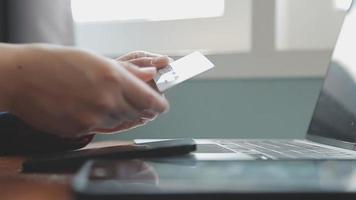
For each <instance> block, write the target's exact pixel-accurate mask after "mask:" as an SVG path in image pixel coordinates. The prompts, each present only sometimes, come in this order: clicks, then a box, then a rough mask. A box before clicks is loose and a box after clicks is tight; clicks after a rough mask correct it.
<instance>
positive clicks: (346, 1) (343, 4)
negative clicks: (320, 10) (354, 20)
mask: <svg viewBox="0 0 356 200" xmlns="http://www.w3.org/2000/svg"><path fill="white" fill-rule="evenodd" d="M334 5H335V7H336V8H337V9H339V10H342V11H346V10H348V9H349V8H350V7H351V5H352V0H334Z"/></svg>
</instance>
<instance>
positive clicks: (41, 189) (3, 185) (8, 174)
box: [0, 141, 130, 200]
mask: <svg viewBox="0 0 356 200" xmlns="http://www.w3.org/2000/svg"><path fill="white" fill-rule="evenodd" d="M128 143H130V142H122V141H115V142H105V143H93V144H90V145H89V146H88V147H86V148H95V147H105V146H116V145H125V144H128ZM25 160H26V158H25V157H0V194H1V199H8V200H22V199H24V200H38V199H48V200H52V199H53V200H56V199H60V200H70V199H72V195H71V192H70V181H71V178H72V176H73V175H71V174H69V175H58V174H22V173H21V169H22V163H23V162H24V161H25Z"/></svg>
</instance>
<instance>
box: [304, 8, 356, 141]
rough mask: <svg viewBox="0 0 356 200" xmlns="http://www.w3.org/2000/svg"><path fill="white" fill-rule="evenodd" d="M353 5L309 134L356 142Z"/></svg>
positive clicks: (355, 23)
mask: <svg viewBox="0 0 356 200" xmlns="http://www.w3.org/2000/svg"><path fill="white" fill-rule="evenodd" d="M355 7H356V5H354V6H353V8H352V9H351V10H350V12H349V13H348V14H347V16H346V18H345V22H344V24H343V27H342V30H341V33H340V36H339V39H338V42H337V45H336V47H335V50H334V53H333V57H332V61H331V64H330V66H329V71H328V74H327V76H326V79H325V83H324V85H323V89H322V91H321V94H320V97H319V100H318V102H317V105H316V108H315V111H314V115H313V117H312V121H311V124H310V127H309V130H308V136H320V137H323V138H328V139H336V140H341V141H344V142H350V143H356V8H355Z"/></svg>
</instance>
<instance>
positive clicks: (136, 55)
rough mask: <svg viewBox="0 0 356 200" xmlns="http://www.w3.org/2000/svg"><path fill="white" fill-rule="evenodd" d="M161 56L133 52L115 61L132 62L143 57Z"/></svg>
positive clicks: (158, 55)
mask: <svg viewBox="0 0 356 200" xmlns="http://www.w3.org/2000/svg"><path fill="white" fill-rule="evenodd" d="M161 56H162V55H160V54H155V53H150V52H147V51H134V52H130V53H128V54H126V55H123V56H121V57H119V58H118V59H117V60H119V61H129V60H134V59H137V58H143V57H161Z"/></svg>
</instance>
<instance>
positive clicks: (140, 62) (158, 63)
mask: <svg viewBox="0 0 356 200" xmlns="http://www.w3.org/2000/svg"><path fill="white" fill-rule="evenodd" d="M129 62H130V63H132V64H134V65H137V66H139V67H152V66H153V67H157V69H162V68H164V67H166V66H167V65H169V63H170V62H171V60H170V59H169V58H168V57H166V56H163V57H153V58H151V57H144V58H136V59H132V60H129Z"/></svg>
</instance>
